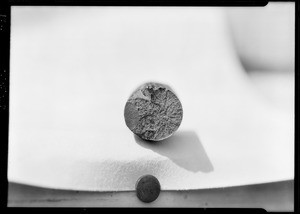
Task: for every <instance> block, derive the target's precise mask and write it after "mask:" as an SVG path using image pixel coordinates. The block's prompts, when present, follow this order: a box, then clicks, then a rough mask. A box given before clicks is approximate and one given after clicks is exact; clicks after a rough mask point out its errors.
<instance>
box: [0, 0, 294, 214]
mask: <svg viewBox="0 0 300 214" xmlns="http://www.w3.org/2000/svg"><path fill="white" fill-rule="evenodd" d="M275 1H276V0H275ZM280 2H283V1H280ZM288 2H295V101H296V97H297V93H296V92H297V89H298V90H299V86H297V84H296V83H297V79H299V73H298V69H299V55H298V51H299V42H298V37H299V20H298V19H299V9H300V8H299V3H298V1H296V0H294V1H288ZM267 3H268V1H267V0H227V1H226V0H186V1H171V0H85V1H84V0H1V2H0V130H1V134H0V146H1V147H0V152H1V153H0V157H1V166H0V176H1V177H0V185H1V186H0V205H1V208H3V207H4V208H7V193H8V180H7V163H8V131H9V130H8V129H9V127H8V124H9V62H10V18H11V6H25V5H32V6H197V7H198V6H222V7H226V6H231V7H232V6H243V7H244V6H252V7H253V6H265V5H267ZM296 107H297V104H296V102H295V128H294V131H295V136H294V137H295V138H294V139H295V178H294V212H299V211H300V204H299V200H300V199H299V198H300V197H299V196H300V194H299V180H298V179H299V169H300V167H299V145H298V143H299V139H298V137H297V136H296V135H297V132H296V130H297V129H296V128H297V120H296V115H297V114H296V109H297V108H296ZM12 209H13V210H18V209H16V208H12ZM34 210H35V209H33V210H32V209H30V211H34ZM42 210H43V211H46V210H44V209H42ZM62 210H63V211H64V212H66V211H71V212H74V211H80V212H83V213H85V212H87V211H95V209H94V208H76V209H74V208H72V209H67V210H66V209H65V208H64V209H62ZM196 210H197V212H198V211H205V212H215V211H230V212H238V213H240V212H241V213H249V212H251V213H252V212H253V211H254V212H263V210H261V209H231V208H230V209H225V210H223V209H209V208H208V209H205V208H200V209H196ZM38 211H41V210H40V209H39V210H38ZM132 211H133V210H132Z"/></svg>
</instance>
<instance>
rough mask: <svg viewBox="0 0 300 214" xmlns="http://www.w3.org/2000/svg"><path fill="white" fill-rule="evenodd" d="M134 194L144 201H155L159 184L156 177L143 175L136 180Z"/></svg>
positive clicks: (158, 191)
mask: <svg viewBox="0 0 300 214" xmlns="http://www.w3.org/2000/svg"><path fill="white" fill-rule="evenodd" d="M135 188H136V195H137V197H138V198H139V199H140V200H141V201H143V202H146V203H150V202H152V201H155V200H156V199H157V197H158V196H159V193H160V184H159V181H158V180H157V178H156V177H154V176H152V175H144V176H142V177H140V178H139V179H138V180H137V182H136V187H135Z"/></svg>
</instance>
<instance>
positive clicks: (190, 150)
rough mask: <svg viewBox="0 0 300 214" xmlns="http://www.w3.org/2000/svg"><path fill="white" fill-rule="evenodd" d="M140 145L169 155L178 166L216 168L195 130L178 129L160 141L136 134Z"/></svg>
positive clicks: (204, 170) (196, 170)
mask: <svg viewBox="0 0 300 214" xmlns="http://www.w3.org/2000/svg"><path fill="white" fill-rule="evenodd" d="M134 138H135V141H136V143H137V144H139V145H140V146H142V147H144V148H147V149H151V150H152V151H154V152H156V153H158V154H160V155H163V156H165V157H168V158H169V159H170V160H171V161H173V162H174V163H175V164H177V165H178V166H180V167H182V168H184V169H186V170H189V171H192V172H199V171H201V172H205V173H209V172H212V171H213V170H214V168H213V165H212V163H211V161H210V160H209V157H208V156H207V154H206V152H205V149H204V147H203V145H202V144H201V142H200V140H199V138H198V136H197V134H196V133H195V132H194V131H178V132H176V133H175V134H174V135H172V136H171V137H169V138H167V139H165V140H162V141H158V142H153V141H145V140H143V139H141V138H140V137H138V136H136V135H134Z"/></svg>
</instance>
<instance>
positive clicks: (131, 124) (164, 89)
mask: <svg viewBox="0 0 300 214" xmlns="http://www.w3.org/2000/svg"><path fill="white" fill-rule="evenodd" d="M124 117H125V122H126V125H127V126H128V128H129V129H130V130H131V131H132V132H133V133H135V134H136V135H138V136H139V137H141V138H143V139H145V140H151V141H159V140H163V139H165V138H168V137H170V136H171V135H172V134H173V133H174V132H175V131H176V130H177V129H178V127H179V126H180V124H181V121H182V117H183V110H182V105H181V103H180V101H179V99H178V98H177V96H176V95H175V93H174V92H173V91H172V90H171V88H170V87H169V86H167V85H164V84H160V83H153V82H151V83H145V84H143V85H142V86H140V87H139V88H138V89H137V90H135V91H134V92H133V94H132V95H131V96H130V98H129V99H128V101H127V103H126V105H125V109H124Z"/></svg>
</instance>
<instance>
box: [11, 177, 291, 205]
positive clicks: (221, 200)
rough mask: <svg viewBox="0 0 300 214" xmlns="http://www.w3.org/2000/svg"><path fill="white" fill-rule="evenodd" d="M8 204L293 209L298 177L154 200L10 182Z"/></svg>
mask: <svg viewBox="0 0 300 214" xmlns="http://www.w3.org/2000/svg"><path fill="white" fill-rule="evenodd" d="M8 207H202V208H220V207H222V208H264V209H265V210H267V211H293V210H294V181H293V180H289V181H283V182H275V183H267V184H258V185H247V186H239V187H230V188H217V189H203V190H189V191H161V193H160V195H159V197H158V198H157V199H156V200H155V201H154V202H152V203H143V202H141V201H139V199H138V198H137V197H136V193H135V192H134V191H128V192H88V191H71V190H55V189H46V188H40V187H34V186H27V185H22V184H16V183H9V189H8Z"/></svg>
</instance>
